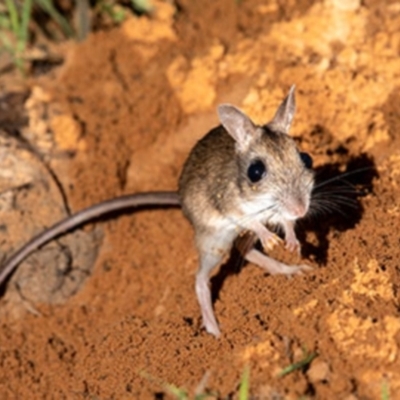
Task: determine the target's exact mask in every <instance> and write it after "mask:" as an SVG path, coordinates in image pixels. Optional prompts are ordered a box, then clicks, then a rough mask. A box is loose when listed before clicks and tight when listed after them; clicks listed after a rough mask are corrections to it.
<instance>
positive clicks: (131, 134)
mask: <svg viewBox="0 0 400 400" xmlns="http://www.w3.org/2000/svg"><path fill="white" fill-rule="evenodd" d="M361 3H362V4H361ZM399 28H400V4H399V3H398V2H394V1H390V2H389V1H388V2H382V1H378V0H375V1H373V0H371V1H364V2H360V1H359V0H352V1H345V0H325V1H321V2H311V1H306V0H303V1H297V2H296V1H294V0H293V1H288V2H280V1H270V2H268V3H267V2H263V1H256V0H254V1H250V0H248V1H242V2H235V1H232V0H224V1H218V2H214V1H211V0H210V1H204V0H203V1H200V2H191V1H189V0H182V1H179V2H178V5H177V6H176V7H174V6H172V5H169V4H168V3H166V2H160V3H157V10H156V13H155V15H154V16H153V17H152V18H146V17H143V18H133V17H132V18H130V19H128V20H127V21H126V22H124V23H123V24H122V25H121V26H120V27H118V28H114V29H111V30H108V31H101V32H97V33H94V34H92V35H91V36H90V37H89V38H88V39H87V40H86V41H84V42H82V43H80V44H76V43H69V44H64V45H63V46H60V48H59V49H58V51H60V53H61V54H62V56H63V58H64V62H63V64H62V65H61V66H59V67H57V68H54V69H52V70H51V71H50V72H49V73H47V74H46V75H40V76H38V77H35V78H30V79H29V80H28V82H27V83H26V84H25V87H24V88H21V86H20V85H19V86H18V85H14V86H13V84H11V83H10V82H11V81H10V80H7V79H8V78H7V77H6V78H4V77H2V81H1V82H2V83H1V89H2V92H3V97H2V98H1V102H0V105H1V111H0V124H1V126H0V127H1V129H2V134H1V135H0V142H1V146H0V165H1V168H0V170H1V171H2V172H1V173H0V193H1V196H0V210H1V219H2V222H1V225H0V246H1V253H2V254H3V257H5V256H6V255H9V254H11V253H12V250H13V249H16V248H17V247H18V246H19V245H21V244H23V243H24V242H25V241H26V240H27V239H29V238H30V237H31V236H32V234H34V233H37V232H39V231H41V230H42V229H43V228H44V227H47V226H50V225H51V224H52V223H54V222H56V221H57V220H59V219H60V218H61V217H63V216H66V215H67V214H68V212H70V211H71V212H74V211H78V210H80V209H82V208H84V207H85V206H89V205H91V204H93V203H95V202H98V201H101V200H105V199H108V198H112V197H113V196H117V195H121V194H127V193H133V192H138V191H146V190H164V189H165V190H175V189H176V187H177V179H178V177H179V172H180V169H181V167H182V164H183V162H184V160H185V157H186V156H187V154H188V152H189V151H190V149H191V148H192V146H193V145H194V144H195V143H196V141H197V140H198V139H199V138H201V137H202V136H203V135H204V134H205V133H207V131H208V130H210V129H211V128H212V127H214V126H216V125H217V124H218V121H217V116H216V112H215V109H216V106H217V104H219V103H221V102H230V103H233V104H235V105H237V106H239V107H241V108H242V109H243V110H245V111H246V112H247V113H248V114H249V115H250V116H251V117H252V118H253V119H254V120H255V121H256V122H259V123H262V122H266V121H268V120H269V119H270V118H271V117H272V115H273V112H274V110H275V109H276V107H277V105H278V104H279V102H280V101H281V100H282V98H283V97H284V96H285V94H286V93H287V90H288V88H289V87H290V85H292V84H296V87H297V115H296V118H295V121H294V125H293V127H292V130H291V133H292V134H293V136H294V137H295V138H296V140H297V141H298V144H299V147H300V148H301V149H302V150H303V151H306V152H308V153H310V154H311V155H312V156H313V159H314V166H315V169H316V174H317V180H318V182H326V181H327V180H328V179H332V178H333V181H332V184H327V185H325V186H324V188H325V189H324V196H325V198H327V199H330V203H329V206H328V207H329V211H330V212H326V213H322V214H314V216H313V215H310V218H306V219H305V220H304V221H300V222H299V224H298V234H299V237H300V238H301V242H302V250H303V251H302V259H301V260H299V259H297V258H296V257H295V256H290V255H288V254H287V253H286V252H285V251H284V250H283V249H275V250H274V251H273V253H272V254H273V256H274V257H276V258H278V259H283V260H286V261H288V262H302V263H306V264H308V265H310V266H312V267H314V269H313V270H312V271H311V272H308V273H306V274H304V275H303V276H296V277H293V278H292V279H287V278H286V277H283V276H269V275H267V274H265V273H264V272H263V271H261V270H260V269H259V268H257V267H255V266H253V265H249V264H248V265H242V264H241V263H240V262H237V263H233V264H234V265H233V267H232V268H231V269H227V268H222V269H221V270H220V271H219V272H216V276H215V277H214V278H213V280H212V283H213V285H212V289H213V294H214V297H215V298H216V300H215V303H214V308H215V313H216V316H217V319H218V321H219V323H220V326H221V329H222V332H223V334H222V337H221V338H220V339H219V340H216V339H215V338H213V337H211V336H210V335H207V334H206V333H205V332H204V330H203V329H202V327H201V320H200V312H199V308H198V305H197V302H196V298H195V293H194V287H193V285H194V275H195V272H196V269H197V254H196V251H195V248H194V244H193V232H192V228H191V226H190V225H189V223H188V222H187V221H186V220H185V218H184V217H183V215H182V213H181V211H180V210H179V209H165V210H162V209H160V210H148V211H140V212H136V213H130V214H129V213H128V214H123V215H118V216H113V218H109V219H105V220H104V221H97V222H96V223H95V224H89V225H88V226H85V227H84V228H83V229H80V230H77V231H75V232H73V233H71V234H68V235H66V236H65V237H62V238H60V239H58V240H56V241H54V242H52V243H51V244H49V245H48V246H45V247H44V248H43V249H41V250H40V251H38V252H36V253H35V254H34V255H32V256H31V257H30V258H29V259H28V260H26V261H25V262H24V263H23V264H22V265H21V266H20V267H19V268H18V270H17V272H16V273H15V274H14V275H13V277H12V279H11V280H10V281H9V282H8V284H7V286H6V287H5V288H3V295H2V298H1V301H0V315H1V325H0V338H1V339H0V365H1V374H0V393H1V396H0V397H1V399H28V398H29V399H32V398H35V399H75V398H76V399H81V398H87V399H128V398H132V399H139V398H140V399H160V398H165V396H167V397H168V395H166V394H165V393H166V389H165V387H164V386H163V384H164V383H170V384H174V385H177V386H179V387H182V388H186V389H187V390H188V391H189V393H191V394H193V393H194V392H195V391H196V388H199V385H200V389H199V390H200V391H202V392H206V391H208V390H210V391H213V392H214V393H217V394H218V396H219V398H224V399H225V398H237V393H238V385H239V382H240V379H241V375H242V372H243V370H244V368H245V366H248V367H249V370H250V382H251V395H252V396H253V397H252V398H254V399H299V398H303V399H304V398H310V399H312V398H316V399H346V400H357V399H379V398H383V397H381V396H382V393H383V392H385V391H389V393H390V398H391V399H397V398H400V359H399V348H400V319H399V300H398V289H399V286H400V272H399V271H400V261H399V260H400V239H399V237H400V236H399V215H400V206H399V200H398V199H399V197H400V131H399V128H400V94H399V93H400V92H399V87H400V57H399V51H400V29H399ZM56 50H57V49H56ZM341 174H343V175H342V177H341V178H340V176H341ZM309 354H315V355H316V357H315V358H314V360H313V361H312V362H311V363H309V364H308V365H307V366H306V367H304V368H302V369H299V370H297V371H295V372H292V373H290V374H288V375H286V376H284V377H279V376H278V375H279V372H280V371H281V370H282V369H283V368H284V367H286V366H288V365H290V364H292V363H294V362H298V361H300V360H302V359H304V357H305V355H309ZM143 373H145V374H147V377H145V376H144V374H143ZM149 376H151V377H152V378H149Z"/></svg>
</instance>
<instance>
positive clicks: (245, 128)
mask: <svg viewBox="0 0 400 400" xmlns="http://www.w3.org/2000/svg"><path fill="white" fill-rule="evenodd" d="M218 116H219V120H220V122H221V124H222V126H223V127H224V128H225V129H226V131H227V132H228V133H229V135H230V136H232V138H233V139H234V140H235V142H236V148H237V149H238V150H239V151H246V150H247V149H248V148H249V147H250V145H251V142H252V141H253V140H254V138H255V137H256V136H257V135H259V130H258V129H257V126H256V125H255V124H254V122H253V121H252V120H251V119H250V118H249V117H248V116H247V115H246V114H245V113H244V112H242V111H240V110H239V109H238V108H236V107H234V106H232V105H230V104H221V105H219V106H218Z"/></svg>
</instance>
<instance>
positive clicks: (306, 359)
mask: <svg viewBox="0 0 400 400" xmlns="http://www.w3.org/2000/svg"><path fill="white" fill-rule="evenodd" d="M315 357H317V354H316V353H311V354H308V355H307V356H305V357H304V358H303V359H302V360H300V361H299V362H297V363H293V364H291V365H288V366H287V367H285V368H283V370H282V371H281V372H279V374H278V376H279V377H280V378H281V377H282V376H285V375H288V374H290V373H292V372H294V371H296V370H298V369H301V368H303V367H305V366H306V365H308V364H310V362H311V361H312V360H314V358H315Z"/></svg>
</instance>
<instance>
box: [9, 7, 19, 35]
mask: <svg viewBox="0 0 400 400" xmlns="http://www.w3.org/2000/svg"><path fill="white" fill-rule="evenodd" d="M6 5H7V11H8V14H9V15H10V22H11V30H12V31H13V32H14V34H15V35H18V32H19V16H18V9H17V5H16V3H15V0H6Z"/></svg>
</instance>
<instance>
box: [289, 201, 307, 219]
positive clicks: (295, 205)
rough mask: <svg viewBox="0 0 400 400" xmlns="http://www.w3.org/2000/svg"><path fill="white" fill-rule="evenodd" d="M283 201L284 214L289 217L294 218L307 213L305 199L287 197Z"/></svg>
mask: <svg viewBox="0 0 400 400" xmlns="http://www.w3.org/2000/svg"><path fill="white" fill-rule="evenodd" d="M285 203H286V204H285V206H286V207H285V208H286V214H287V216H288V217H289V219H292V220H295V219H298V218H302V217H304V216H305V215H306V214H307V211H308V202H307V201H306V200H305V199H287V201H286V202H285Z"/></svg>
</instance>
